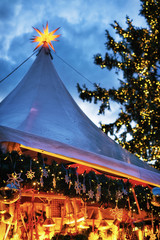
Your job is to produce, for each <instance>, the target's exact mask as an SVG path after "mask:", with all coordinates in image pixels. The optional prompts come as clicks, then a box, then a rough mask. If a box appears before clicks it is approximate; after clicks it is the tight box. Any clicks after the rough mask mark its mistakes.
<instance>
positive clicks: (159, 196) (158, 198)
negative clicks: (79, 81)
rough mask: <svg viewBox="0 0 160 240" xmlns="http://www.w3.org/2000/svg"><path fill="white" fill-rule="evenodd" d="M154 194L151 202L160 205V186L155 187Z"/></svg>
mask: <svg viewBox="0 0 160 240" xmlns="http://www.w3.org/2000/svg"><path fill="white" fill-rule="evenodd" d="M152 194H153V200H152V202H151V203H152V204H153V205H154V206H156V207H160V188H159V187H155V188H153V189H152Z"/></svg>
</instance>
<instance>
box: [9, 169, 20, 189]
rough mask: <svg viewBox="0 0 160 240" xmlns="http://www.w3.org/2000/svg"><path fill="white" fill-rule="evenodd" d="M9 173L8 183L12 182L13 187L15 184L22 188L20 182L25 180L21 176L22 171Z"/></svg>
mask: <svg viewBox="0 0 160 240" xmlns="http://www.w3.org/2000/svg"><path fill="white" fill-rule="evenodd" d="M7 175H8V178H9V179H8V180H7V183H10V184H11V187H13V186H14V185H15V186H16V187H18V188H20V182H22V181H23V179H22V178H21V173H16V172H14V173H12V174H7Z"/></svg>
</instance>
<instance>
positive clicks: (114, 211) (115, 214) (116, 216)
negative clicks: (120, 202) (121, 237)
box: [110, 206, 123, 221]
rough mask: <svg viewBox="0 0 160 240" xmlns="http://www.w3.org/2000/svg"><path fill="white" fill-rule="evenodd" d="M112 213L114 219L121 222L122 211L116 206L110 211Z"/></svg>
mask: <svg viewBox="0 0 160 240" xmlns="http://www.w3.org/2000/svg"><path fill="white" fill-rule="evenodd" d="M110 211H111V212H112V216H113V217H114V219H118V220H119V221H122V217H123V209H119V208H118V207H117V206H116V207H115V208H113V209H111V210H110Z"/></svg>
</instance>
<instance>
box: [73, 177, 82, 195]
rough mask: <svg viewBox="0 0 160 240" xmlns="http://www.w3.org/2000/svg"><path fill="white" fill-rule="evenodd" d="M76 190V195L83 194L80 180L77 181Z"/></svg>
mask: <svg viewBox="0 0 160 240" xmlns="http://www.w3.org/2000/svg"><path fill="white" fill-rule="evenodd" d="M74 189H75V190H76V194H81V183H80V182H79V180H77V181H75V186H74Z"/></svg>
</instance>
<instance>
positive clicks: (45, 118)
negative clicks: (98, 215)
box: [0, 48, 160, 182]
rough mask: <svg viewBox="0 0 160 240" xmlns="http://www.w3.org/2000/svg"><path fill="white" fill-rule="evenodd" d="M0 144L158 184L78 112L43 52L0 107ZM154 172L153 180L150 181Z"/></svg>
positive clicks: (133, 158)
mask: <svg viewBox="0 0 160 240" xmlns="http://www.w3.org/2000/svg"><path fill="white" fill-rule="evenodd" d="M0 141H12V142H18V143H20V144H23V145H26V146H30V147H32V148H38V149H43V150H45V151H50V152H54V153H56V154H62V155H64V156H65V155H66V156H69V157H71V158H77V159H80V160H84V161H88V162H92V163H94V164H99V165H101V166H104V167H109V168H114V169H116V170H117V171H121V172H124V173H127V172H128V173H129V174H131V175H132V176H133V175H135V176H138V178H143V179H145V178H146V179H150V180H149V181H151V182H152V181H153V180H154V179H155V181H156V182H157V178H158V179H159V182H160V174H158V173H156V170H154V169H153V168H151V167H149V166H148V165H147V164H146V163H144V162H142V161H141V160H139V159H138V158H137V157H136V156H134V155H133V154H130V153H129V152H128V151H126V150H125V149H123V148H122V147H121V146H120V145H118V144H117V143H115V142H114V141H113V140H112V139H110V138H109V137H107V136H106V134H104V133H103V132H102V131H101V130H100V129H98V127H97V126H96V125H94V124H93V123H92V122H91V121H90V119H88V117H87V116H86V115H85V114H84V113H83V112H82V111H81V109H80V108H79V107H78V105H77V104H76V103H75V101H74V100H73V98H72V97H71V95H70V94H69V92H68V91H67V89H66V88H65V86H64V84H63V83H62V81H61V79H60V78H59V76H58V74H57V72H56V70H55V68H54V66H53V63H52V61H51V58H50V55H49V54H47V53H46V51H45V49H44V48H42V50H41V52H40V53H39V54H38V56H37V58H36V60H35V61H34V63H33V64H32V66H31V68H30V69H29V71H28V73H27V74H26V75H25V76H24V78H23V79H22V81H21V82H20V83H19V85H18V86H17V87H16V88H15V89H14V90H13V91H12V92H11V93H10V94H9V95H8V96H7V97H6V98H5V99H4V100H3V101H2V102H1V104H0ZM110 161H111V162H110ZM138 167H140V169H139V168H138ZM142 169H148V170H149V172H151V173H148V171H147V172H146V173H145V174H146V175H145V176H144V174H143V173H144V172H145V171H144V170H143V171H142ZM141 171H142V172H141ZM153 172H155V173H156V174H157V175H156V176H157V178H156V177H155V178H154V179H153V176H152V175H153ZM158 176H159V177H158ZM147 181H148V180H147Z"/></svg>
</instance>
